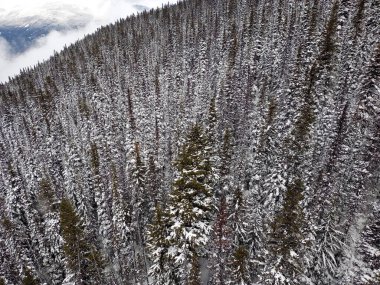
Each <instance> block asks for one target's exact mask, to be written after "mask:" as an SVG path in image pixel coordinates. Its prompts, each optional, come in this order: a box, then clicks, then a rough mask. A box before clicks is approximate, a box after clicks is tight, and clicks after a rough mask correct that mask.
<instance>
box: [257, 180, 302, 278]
mask: <svg viewBox="0 0 380 285" xmlns="http://www.w3.org/2000/svg"><path fill="white" fill-rule="evenodd" d="M303 192H304V185H303V182H302V180H300V179H297V180H295V181H293V182H290V183H289V182H288V185H287V189H286V192H285V197H284V202H283V205H282V208H281V210H280V211H279V212H278V213H277V214H276V215H275V218H274V221H273V223H272V224H271V232H270V238H269V248H268V249H269V258H270V259H269V260H270V261H269V262H267V263H266V264H267V268H266V269H265V272H266V276H265V277H264V279H263V281H264V282H265V284H275V285H280V284H287V285H288V284H299V283H300V281H301V277H302V275H303V274H304V267H303V266H304V264H302V254H303V251H302V244H303V242H304V239H305V237H304V234H305V233H304V224H305V220H304V213H303V210H302V207H301V202H302V200H303Z"/></svg>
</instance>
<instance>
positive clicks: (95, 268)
mask: <svg viewBox="0 0 380 285" xmlns="http://www.w3.org/2000/svg"><path fill="white" fill-rule="evenodd" d="M60 223H61V231H62V237H63V239H64V246H63V250H64V253H65V256H66V258H67V265H68V268H69V269H70V270H71V272H72V273H74V276H75V279H76V280H77V281H80V282H84V284H90V283H91V282H101V280H102V260H101V256H100V255H99V253H98V252H96V251H95V250H94V248H92V247H91V245H90V244H89V243H88V241H87V240H86V237H85V234H84V230H83V225H82V222H81V220H80V218H79V216H78V214H77V213H76V212H75V210H74V208H73V205H72V204H71V202H70V200H69V199H67V198H64V199H62V201H61V206H60Z"/></svg>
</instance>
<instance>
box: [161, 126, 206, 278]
mask: <svg viewBox="0 0 380 285" xmlns="http://www.w3.org/2000/svg"><path fill="white" fill-rule="evenodd" d="M175 165H176V167H177V170H178V175H177V179H176V180H175V181H174V184H173V190H172V192H171V194H170V196H169V199H170V200H169V205H168V209H169V213H168V215H169V221H168V223H169V225H170V226H169V229H168V233H169V236H168V237H167V240H168V242H169V244H170V247H169V251H168V256H169V258H170V259H171V260H172V262H173V264H174V266H175V268H176V271H175V272H174V276H175V279H174V280H172V281H171V282H173V284H178V282H185V280H187V278H188V272H187V269H186V268H187V267H190V268H189V272H195V271H194V270H196V269H195V268H193V266H195V265H196V264H197V263H195V262H192V260H193V258H195V256H197V257H198V256H199V257H203V256H205V254H206V252H205V249H206V244H207V243H208V239H209V233H210V230H211V214H212V192H211V186H210V185H209V182H210V181H209V179H210V174H211V171H212V168H211V165H210V161H209V148H208V145H207V138H206V137H205V134H204V132H203V130H202V127H201V126H200V125H198V124H195V125H194V126H193V127H192V128H191V130H190V132H189V134H188V136H187V138H186V140H185V143H184V145H183V147H182V150H181V152H180V153H179V156H178V159H177V160H176V162H175ZM191 268H192V269H191ZM192 270H193V271H192Z"/></svg>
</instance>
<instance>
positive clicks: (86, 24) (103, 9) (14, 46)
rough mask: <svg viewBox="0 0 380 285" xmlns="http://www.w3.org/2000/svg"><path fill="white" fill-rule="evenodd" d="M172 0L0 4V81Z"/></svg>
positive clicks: (18, 1) (43, 0) (46, 0)
mask: <svg viewBox="0 0 380 285" xmlns="http://www.w3.org/2000/svg"><path fill="white" fill-rule="evenodd" d="M170 2H172V3H174V2H176V1H175V0H169V1H154V0H94V1H73V0H60V1H54V0H53V1H52V0H38V1H24V0H15V1H7V2H4V3H1V4H0V66H1V71H0V82H4V81H6V80H8V77H9V76H14V75H15V74H17V73H18V72H19V70H20V69H22V68H25V67H28V66H33V65H35V64H37V63H38V62H41V61H43V60H46V59H47V58H49V57H50V56H51V55H53V53H54V51H59V50H61V49H62V48H63V47H64V45H69V44H71V43H73V42H75V41H76V40H78V39H80V38H82V37H83V36H84V35H85V34H88V33H92V32H94V31H95V30H96V29H97V28H99V27H100V26H102V25H106V24H108V23H112V22H114V21H115V20H117V19H120V18H123V17H126V16H127V15H130V14H133V13H137V12H141V11H143V10H145V9H151V8H155V7H158V6H160V5H161V4H162V3H170Z"/></svg>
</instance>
